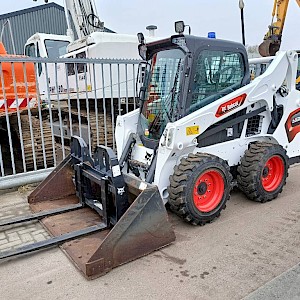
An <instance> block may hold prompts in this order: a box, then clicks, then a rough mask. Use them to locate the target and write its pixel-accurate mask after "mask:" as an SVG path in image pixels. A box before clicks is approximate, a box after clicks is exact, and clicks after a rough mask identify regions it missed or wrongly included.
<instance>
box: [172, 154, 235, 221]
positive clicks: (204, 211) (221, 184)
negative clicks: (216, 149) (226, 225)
mask: <svg viewBox="0 0 300 300" xmlns="http://www.w3.org/2000/svg"><path fill="white" fill-rule="evenodd" d="M231 181H232V175H231V174H230V169H229V166H228V164H227V163H226V162H225V161H224V160H222V159H221V158H219V157H217V156H215V155H211V154H205V153H196V154H189V155H188V157H186V158H182V159H181V162H180V164H179V165H178V166H175V168H174V174H173V175H172V176H170V186H169V188H168V192H169V204H170V209H171V210H172V211H173V212H175V213H176V214H177V215H179V216H180V217H182V218H183V219H184V220H185V221H187V222H189V223H192V224H193V225H204V224H205V223H207V222H211V221H212V220H213V219H215V218H217V217H219V216H220V212H221V210H222V209H224V208H225V207H226V202H227V200H228V199H229V197H230V191H231V187H232V185H231Z"/></svg>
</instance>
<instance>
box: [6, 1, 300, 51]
mask: <svg viewBox="0 0 300 300" xmlns="http://www.w3.org/2000/svg"><path fill="white" fill-rule="evenodd" d="M1 2H3V3H1V6H0V14H4V13H8V12H12V11H16V10H21V9H24V8H29V7H33V6H37V5H41V4H44V1H43V0H37V1H36V2H34V1H33V0H10V1H3V0H2V1H1ZM49 2H56V3H57V4H60V5H62V4H63V0H55V1H51V0H49ZM95 2H96V6H97V11H98V15H99V17H100V19H101V21H104V24H105V26H106V27H107V28H110V29H112V30H114V31H116V32H118V33H126V34H134V35H135V34H136V33H137V32H141V31H142V32H144V33H146V32H147V31H146V29H145V27H146V26H147V25H152V24H153V25H156V26H157V27H158V29H157V31H156V36H161V37H166V36H170V35H171V34H173V33H174V22H175V21H178V20H183V21H184V22H185V24H188V25H190V26H191V29H192V34H193V35H196V36H207V33H208V32H210V31H215V32H216V35H217V38H220V39H227V40H233V41H241V39H242V38H241V22H240V9H239V5H238V3H239V1H238V0H185V1H184V0H181V1H179V0H151V1H149V0H148V1H145V0H95ZM244 3H245V9H244V15H245V33H246V44H248V45H258V44H260V43H261V42H262V40H263V36H264V34H265V33H266V32H267V29H268V25H270V23H271V20H272V15H271V14H272V8H273V0H263V1H262V0H244ZM298 28H300V8H299V7H298V6H297V4H296V1H295V0H291V1H290V4H289V8H288V13H287V17H286V22H285V28H284V32H283V41H282V49H299V48H300V45H299V44H300V40H299V37H298V36H299V34H298V33H297V29H298Z"/></svg>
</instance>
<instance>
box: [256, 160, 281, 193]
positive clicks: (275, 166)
mask: <svg viewBox="0 0 300 300" xmlns="http://www.w3.org/2000/svg"><path fill="white" fill-rule="evenodd" d="M284 169H285V168H284V161H283V159H282V158H281V157H280V156H278V155H274V156H272V157H271V158H269V159H268V160H267V162H266V164H265V166H264V169H263V171H262V175H261V182H262V186H263V188H264V189H265V190H266V191H267V192H273V191H275V190H276V189H277V188H278V187H279V185H280V184H281V182H282V179H283V176H284Z"/></svg>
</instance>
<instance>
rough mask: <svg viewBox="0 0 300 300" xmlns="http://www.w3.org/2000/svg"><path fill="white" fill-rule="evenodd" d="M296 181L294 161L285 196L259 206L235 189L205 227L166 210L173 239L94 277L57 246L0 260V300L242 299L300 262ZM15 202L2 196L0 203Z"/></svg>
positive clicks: (299, 192)
mask: <svg viewBox="0 0 300 300" xmlns="http://www.w3.org/2000/svg"><path fill="white" fill-rule="evenodd" d="M299 178H300V167H299V166H293V167H292V168H291V169H290V176H289V178H288V182H287V185H286V187H285V189H284V191H283V193H282V194H281V195H280V196H279V197H278V198H277V199H276V200H274V201H272V202H268V203H264V204H260V203H255V202H252V201H249V200H247V199H246V197H245V196H243V195H242V194H241V193H239V192H237V191H234V192H233V193H232V197H231V200H230V201H229V202H228V205H227V209H226V210H225V211H223V213H222V215H221V217H220V218H219V219H217V220H216V221H215V222H213V223H212V224H208V225H205V226H203V227H199V226H191V225H189V224H186V223H184V222H183V221H182V220H181V219H179V218H177V217H176V216H174V215H173V214H171V213H170V220H171V222H172V224H173V226H174V229H175V232H176V236H177V239H176V241H175V243H173V244H172V245H170V246H168V247H165V248H163V249H161V250H160V251H156V252H154V253H152V254H150V255H148V256H146V257H143V258H140V259H138V260H136V261H133V262H131V263H128V264H125V265H123V266H120V267H118V268H116V269H114V270H113V271H111V272H110V273H108V274H107V275H105V276H103V277H100V278H98V279H95V280H93V281H87V280H86V279H84V277H83V276H82V275H81V274H80V273H79V272H78V270H77V269H76V268H75V267H74V266H73V265H72V263H71V262H70V261H69V260H68V258H67V257H66V256H65V255H64V254H63V253H62V252H61V251H60V250H59V248H54V249H51V250H46V251H42V252H39V253H37V254H33V255H28V256H25V257H21V258H18V259H14V260H11V261H8V262H4V263H2V264H1V265H0V278H1V298H2V299H14V300H16V299H242V298H243V297H246V296H247V295H249V294H250V293H251V292H253V291H255V290H257V289H258V288H260V287H261V286H263V285H265V284H266V283H267V282H269V281H270V280H272V279H274V278H275V277H277V276H278V275H280V274H282V273H283V272H285V271H287V270H288V269H290V268H292V267H293V266H295V265H296V264H298V263H299V262H300V236H299V233H300V189H299V183H300V181H299ZM3 199H4V200H3ZM10 199H11V200H10ZM21 199H22V201H24V194H22V195H20V194H18V193H17V192H16V193H15V194H14V193H12V194H11V195H7V196H6V195H4V196H3V195H2V196H0V207H1V204H2V203H9V201H12V203H13V204H17V203H19V202H21ZM24 234H25V233H24ZM124 251H126V249H124Z"/></svg>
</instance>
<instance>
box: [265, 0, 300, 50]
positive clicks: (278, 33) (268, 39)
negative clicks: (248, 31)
mask: <svg viewBox="0 0 300 300" xmlns="http://www.w3.org/2000/svg"><path fill="white" fill-rule="evenodd" d="M296 2H297V4H298V6H299V7H300V0H296ZM288 5H289V0H274V5H273V11H272V23H271V25H270V26H269V30H268V32H267V33H266V34H265V36H264V41H263V42H262V43H261V44H260V45H259V53H260V55H261V56H273V55H275V53H276V52H277V51H278V50H279V48H280V45H281V38H282V31H283V28H284V22H285V17H286V14H287V9H288ZM274 18H276V20H274Z"/></svg>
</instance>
